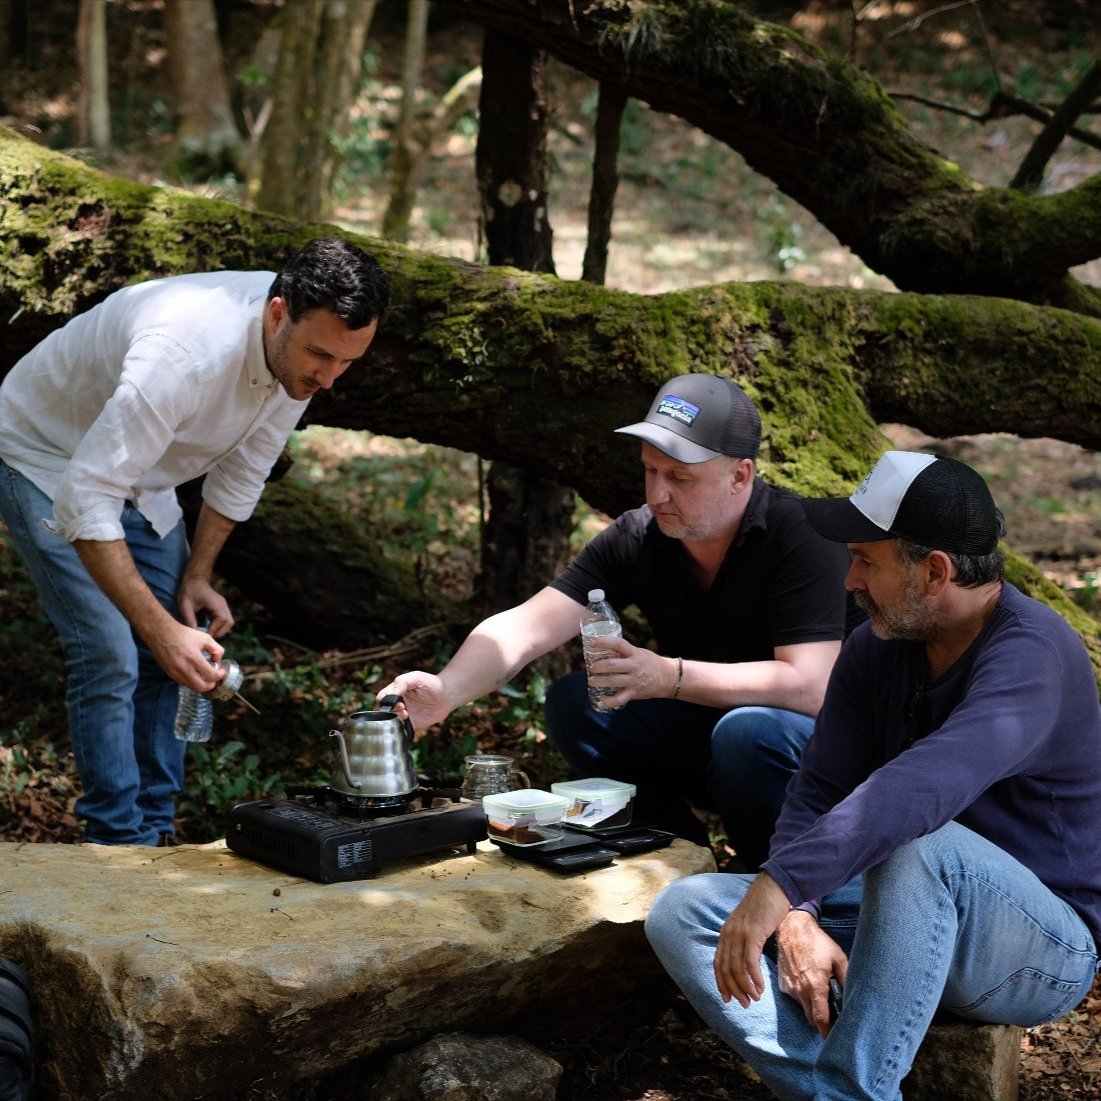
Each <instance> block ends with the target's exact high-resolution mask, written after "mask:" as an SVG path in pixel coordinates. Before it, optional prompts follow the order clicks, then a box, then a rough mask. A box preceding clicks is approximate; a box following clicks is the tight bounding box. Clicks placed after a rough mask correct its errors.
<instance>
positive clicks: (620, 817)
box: [551, 777, 636, 829]
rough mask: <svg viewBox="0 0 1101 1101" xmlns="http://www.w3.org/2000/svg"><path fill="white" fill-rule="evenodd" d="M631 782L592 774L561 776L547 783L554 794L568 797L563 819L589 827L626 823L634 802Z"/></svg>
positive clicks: (633, 788)
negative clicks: (580, 777)
mask: <svg viewBox="0 0 1101 1101" xmlns="http://www.w3.org/2000/svg"><path fill="white" fill-rule="evenodd" d="M635 790H636V789H635V785H634V784H627V783H624V782H623V781H621V780H605V779H604V778H603V777H592V778H590V779H588V780H563V781H562V782H561V783H558V784H551V791H552V792H554V794H555V795H564V796H565V797H566V798H567V799H569V801H570V805H569V807H568V808H567V809H566V815H565V818H566V822H567V823H569V825H571V826H584V827H586V828H588V829H591V828H592V827H593V826H600V827H601V828H602V829H606V828H608V827H610V826H626V825H627V824H628V823H629V822H630V821H631V810H632V808H633V807H634V803H635Z"/></svg>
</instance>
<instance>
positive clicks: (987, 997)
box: [944, 956, 1096, 1028]
mask: <svg viewBox="0 0 1101 1101" xmlns="http://www.w3.org/2000/svg"><path fill="white" fill-rule="evenodd" d="M1074 962H1078V963H1079V964H1080V971H1081V977H1080V978H1077V979H1065V978H1056V977H1055V976H1054V975H1045V974H1044V973H1043V972H1041V971H1037V970H1036V969H1035V968H1031V967H1022V968H1021V969H1020V970H1019V971H1016V972H1014V973H1013V974H1012V975H1009V976H1008V977H1007V978H1006V979H1005V981H1004V982H1001V983H999V984H998V985H997V986H996V987H994V989H993V990H990V991H988V992H987V993H986V994H984V995H983V996H982V997H981V998H977V999H976V1000H975V1001H973V1002H971V1003H970V1004H969V1005H962V1006H945V1007H944V1008H945V1009H948V1010H949V1011H951V1012H952V1013H955V1014H957V1015H958V1016H960V1017H966V1018H967V1019H968V1020H972V1021H990V1022H993V1023H997V1024H1014V1025H1020V1026H1021V1027H1022V1028H1032V1027H1034V1026H1035V1025H1042V1024H1045V1023H1046V1022H1048V1021H1054V1020H1055V1019H1056V1018H1058V1017H1062V1016H1063V1014H1064V1013H1069V1012H1070V1011H1071V1010H1072V1009H1073V1008H1074V1007H1075V1006H1076V1005H1077V1004H1078V1003H1079V1002H1080V1001H1081V1000H1082V999H1083V998H1084V997H1085V996H1086V994H1088V993H1089V990H1090V987H1091V986H1092V985H1093V979H1094V970H1095V967H1096V964H1095V963H1093V962H1091V961H1090V960H1089V959H1087V957H1085V956H1082V957H1080V958H1079V960H1078V961H1074V960H1073V959H1072V960H1069V961H1068V963H1071V964H1073V963H1074ZM1072 969H1073V968H1072V967H1068V969H1067V970H1068V971H1070V970H1072Z"/></svg>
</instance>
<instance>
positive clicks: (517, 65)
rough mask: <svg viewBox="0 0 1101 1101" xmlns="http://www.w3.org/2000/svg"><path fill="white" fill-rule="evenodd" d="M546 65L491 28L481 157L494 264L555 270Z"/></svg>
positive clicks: (484, 54)
mask: <svg viewBox="0 0 1101 1101" xmlns="http://www.w3.org/2000/svg"><path fill="white" fill-rule="evenodd" d="M544 64H545V58H544V56H543V54H542V53H541V52H540V51H538V50H532V49H530V48H529V47H528V46H526V45H525V44H524V43H523V42H521V41H518V40H515V39H513V38H511V37H509V36H508V35H503V34H498V33H496V32H495V31H492V30H490V31H487V32H486V36H485V45H484V47H483V50H482V95H481V102H480V104H479V116H480V120H479V125H478V144H477V148H476V150H475V159H476V162H477V167H476V171H477V174H478V192H479V194H480V195H481V200H482V221H483V232H484V234H485V240H486V246H487V259H488V261H489V263H490V264H507V265H508V266H510V267H514V268H520V269H522V270H523V271H535V272H548V273H550V274H551V275H553V274H554V259H553V256H552V233H551V227H550V219H549V218H548V217H547V179H546V174H547V99H546V88H545V86H544V76H543V67H544Z"/></svg>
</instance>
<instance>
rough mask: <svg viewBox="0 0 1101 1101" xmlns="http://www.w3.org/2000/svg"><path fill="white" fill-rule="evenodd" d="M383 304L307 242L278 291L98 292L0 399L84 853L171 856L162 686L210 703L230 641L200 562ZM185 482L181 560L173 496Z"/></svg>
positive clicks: (236, 281)
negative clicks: (55, 669) (195, 511)
mask: <svg viewBox="0 0 1101 1101" xmlns="http://www.w3.org/2000/svg"><path fill="white" fill-rule="evenodd" d="M388 300H389V286H388V283H387V279H386V276H385V275H384V273H383V272H382V270H381V268H380V267H379V265H378V263H377V261H376V260H375V259H374V258H373V257H371V256H369V255H368V254H367V253H365V252H363V251H362V250H361V249H359V248H357V247H356V246H355V245H352V244H350V243H348V242H346V241H343V240H340V239H338V238H329V239H323V240H316V241H312V242H310V244H308V245H307V246H306V247H305V248H304V249H303V250H302V251H301V252H300V253H298V254H297V255H296V256H295V257H293V258H292V259H291V260H290V262H289V263H288V264H287V265H286V266H285V267H284V268H283V269H282V270H281V271H280V272H279V273H278V274H276V273H273V272H268V271H261V272H207V273H203V274H198V275H184V276H176V277H173V278H168V279H157V280H152V281H150V282H146V283H139V284H136V285H134V286H131V287H125V288H123V289H122V290H119V291H116V292H115V293H114V294H112V295H110V296H109V297H108V298H106V299H105V300H104V301H103V302H101V303H100V304H99V305H97V306H95V307H93V308H92V309H91V310H88V311H87V312H86V313H83V314H80V315H79V316H77V317H74V318H72V319H71V320H70V321H69V322H68V323H67V324H66V325H65V326H64V327H62V328H61V329H58V330H56V331H55V332H53V333H51V334H50V335H49V336H48V337H46V339H45V340H43V341H42V342H41V343H40V344H39V345H37V346H36V347H35V348H33V349H32V350H31V351H30V352H28V353H27V355H26V356H24V357H23V359H21V360H20V361H19V363H17V364H16V365H15V367H14V368H13V369H12V370H11V372H10V373H9V374H8V376H7V378H5V380H4V382H3V385H2V386H0V516H2V517H3V519H4V521H5V523H6V524H7V526H8V529H9V531H10V532H11V535H12V538H13V539H14V541H15V543H16V546H17V547H18V548H19V550H20V552H21V553H22V554H23V557H24V558H25V559H26V562H27V565H28V568H29V570H30V573H31V576H32V578H33V579H34V581H35V584H36V585H37V587H38V591H39V595H40V598H41V600H42V604H43V607H44V608H45V610H46V612H47V614H48V615H49V616H50V619H51V620H52V621H53V623H54V625H55V627H57V629H58V632H59V634H60V636H61V641H62V645H63V647H64V650H65V656H66V666H67V670H68V681H67V687H66V698H67V702H68V710H69V731H70V736H71V738H72V743H73V751H74V754H75V758H76V763H77V768H78V770H79V772H80V777H81V783H82V785H83V788H84V791H83V794H82V796H81V798H80V799H79V800H78V801H77V804H76V811H77V814H78V815H79V816H80V817H82V818H83V819H84V820H85V835H86V837H87V839H88V840H89V841H94V842H98V843H101V844H143V845H157V844H171V843H173V841H174V830H173V825H172V817H173V813H174V809H175V806H174V798H173V797H174V795H175V793H176V792H177V791H178V790H179V788H180V784H181V782H182V779H183V762H184V750H185V748H186V743H184V742H181V741H179V740H177V739H176V738H175V737H174V736H173V722H174V718H175V710H176V701H177V688H176V685H177V684H182V685H187V686H188V687H190V688H193V689H195V690H196V691H207V690H209V689H211V688H212V687H214V685H215V684H216V683H217V680H218V679H219V677H220V676H221V673H220V671H216V670H215V669H214V668H213V667H212V665H211V662H212V661H213V662H217V661H218V660H219V659H220V658H221V656H222V653H223V650H222V647H221V645H220V644H219V643H218V642H217V641H215V640H216V639H217V638H220V637H221V636H223V635H224V634H225V633H226V632H227V631H228V630H229V629H230V628H231V627H232V626H233V616H232V615H231V613H230V610H229V606H228V604H227V603H226V601H225V599H224V598H223V597H222V596H221V595H220V594H219V593H218V592H216V591H215V589H214V588H213V586H212V584H211V576H212V573H213V569H214V563H215V560H216V559H217V556H218V553H219V552H220V550H221V548H222V546H223V545H224V544H225V541H226V538H227V537H228V536H229V533H230V532H231V531H232V529H233V527H234V525H235V524H236V523H238V522H240V521H243V520H247V519H248V517H249V516H250V515H251V514H252V511H253V509H254V507H255V505H256V502H257V501H258V500H259V497H260V494H261V492H262V491H263V487H264V480H265V478H266V477H267V475H268V472H269V471H270V469H271V466H272V464H273V463H274V462H275V459H276V458H277V457H278V456H279V453H280V451H281V450H282V448H283V446H284V444H285V443H286V440H287V437H288V436H289V434H290V433H291V431H292V430H293V429H294V427H295V425H296V424H297V423H298V421H299V419H300V418H301V416H302V414H303V412H304V411H305V409H306V405H307V403H308V402H309V399H310V397H311V396H312V395H313V394H314V393H316V392H317V391H318V390H320V389H326V390H327V389H329V388H330V387H331V386H332V385H333V383H334V382H335V381H336V379H337V378H339V377H340V376H341V375H342V374H343V373H344V372H345V371H346V370H347V369H348V367H350V366H351V364H352V363H354V362H355V361H356V360H358V359H359V358H361V357H362V356H363V355H364V353H365V352H366V351H367V348H368V347H369V346H370V344H371V341H372V340H373V339H374V336H375V332H376V330H377V328H378V324H379V321H380V319H381V316H382V314H383V312H384V311H385V309H386V306H387V303H388ZM198 477H203V491H202V496H203V504H202V509H201V512H200V515H199V519H198V522H197V524H196V527H195V531H194V533H193V538H192V543H191V545H190V546H189V545H188V539H187V534H186V532H185V529H184V523H183V515H182V512H181V510H180V506H179V504H178V502H177V500H176V492H175V491H176V487H177V486H179V485H181V484H183V483H184V482H187V481H190V480H191V479H193V478H198ZM200 617H202V618H205V619H207V620H209V633H204V632H201V631H199V630H197V629H196V628H197V626H198V624H199V621H200Z"/></svg>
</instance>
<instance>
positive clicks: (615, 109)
mask: <svg viewBox="0 0 1101 1101" xmlns="http://www.w3.org/2000/svg"><path fill="white" fill-rule="evenodd" d="M626 106H627V97H626V96H625V95H624V94H623V93H622V92H621V91H620V90H619V89H618V88H612V87H610V86H609V85H607V84H601V85H600V96H599V99H598V101H597V106H596V126H595V128H594V130H593V135H594V142H593V184H592V188H591V190H590V192H589V232H588V238H587V239H586V241H585V259H584V260H583V261H582V262H581V278H582V279H584V280H585V282H586V283H603V282H604V275H605V272H606V271H607V270H608V243H609V242H610V241H611V239H612V214H613V213H614V212H615V194H616V190H617V189H618V188H619V165H618V162H619V129H620V125H621V124H622V122H623V111H624V109H625V108H626Z"/></svg>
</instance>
